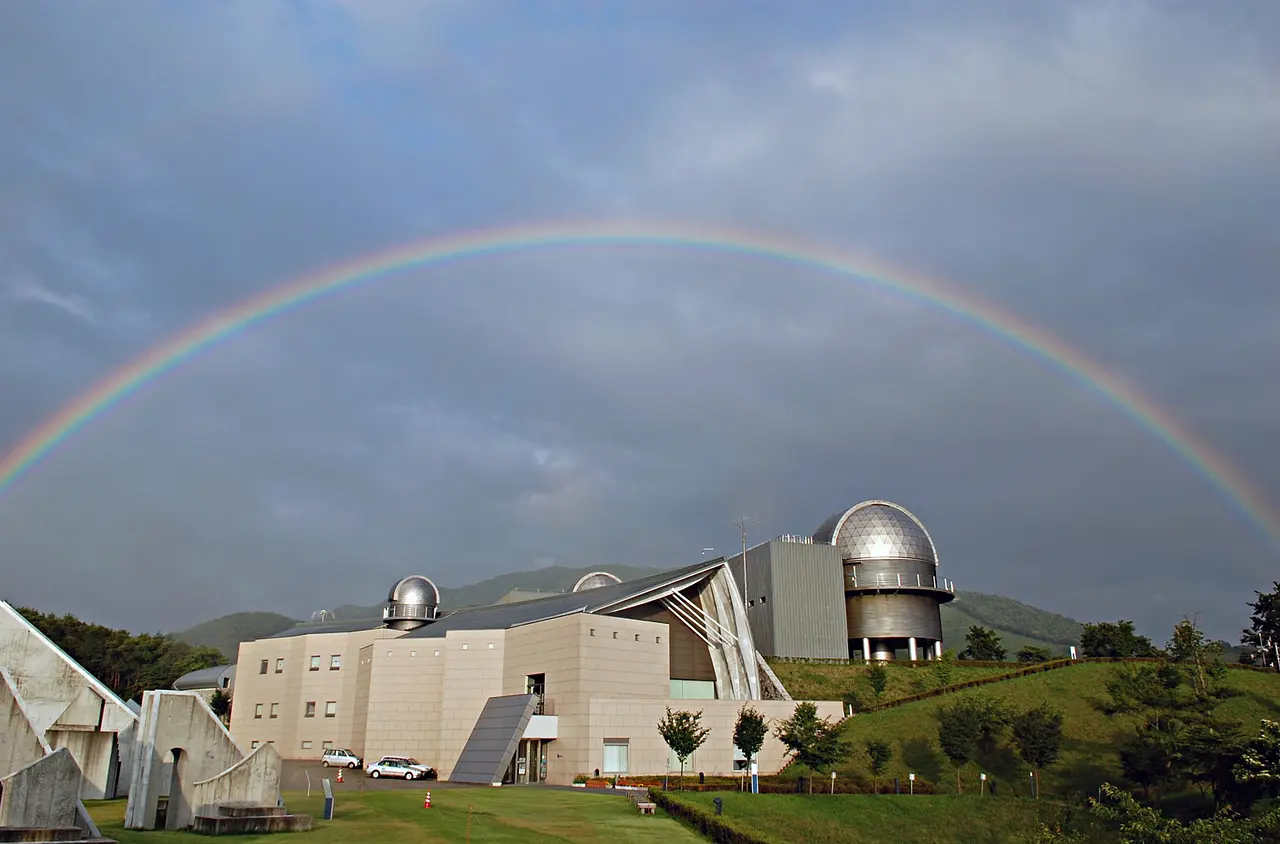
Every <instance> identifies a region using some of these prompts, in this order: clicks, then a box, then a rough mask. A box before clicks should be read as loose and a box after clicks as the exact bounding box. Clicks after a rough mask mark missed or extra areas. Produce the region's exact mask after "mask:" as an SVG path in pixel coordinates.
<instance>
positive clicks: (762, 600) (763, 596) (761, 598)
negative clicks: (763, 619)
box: [760, 595, 768, 604]
mask: <svg viewBox="0 0 1280 844" xmlns="http://www.w3.org/2000/svg"><path fill="white" fill-rule="evenodd" d="M766 600H768V596H767V595H761V596H760V603H762V604H763V603H764V602H765V601H766Z"/></svg>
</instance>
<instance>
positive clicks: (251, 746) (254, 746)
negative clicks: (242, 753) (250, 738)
mask: <svg viewBox="0 0 1280 844" xmlns="http://www.w3.org/2000/svg"><path fill="white" fill-rule="evenodd" d="M257 747H258V742H256V741H255V742H250V744H249V749H250V750H255V749H257Z"/></svg>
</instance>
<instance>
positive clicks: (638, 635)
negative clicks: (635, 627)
mask: <svg viewBox="0 0 1280 844" xmlns="http://www.w3.org/2000/svg"><path fill="white" fill-rule="evenodd" d="M636 641H637V642H639V641H640V634H639V633H637V634H636Z"/></svg>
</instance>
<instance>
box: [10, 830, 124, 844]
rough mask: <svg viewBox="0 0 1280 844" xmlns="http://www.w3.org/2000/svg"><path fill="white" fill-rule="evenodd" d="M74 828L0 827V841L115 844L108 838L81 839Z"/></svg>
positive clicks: (80, 835) (48, 843)
mask: <svg viewBox="0 0 1280 844" xmlns="http://www.w3.org/2000/svg"><path fill="white" fill-rule="evenodd" d="M83 835H84V833H83V832H82V831H81V830H80V829H79V828H78V827H74V826H60V827H53V828H44V827H35V826H0V841H3V842H9V841H23V842H27V844H116V842H115V841H113V840H112V839H110V838H83V837H82V836H83Z"/></svg>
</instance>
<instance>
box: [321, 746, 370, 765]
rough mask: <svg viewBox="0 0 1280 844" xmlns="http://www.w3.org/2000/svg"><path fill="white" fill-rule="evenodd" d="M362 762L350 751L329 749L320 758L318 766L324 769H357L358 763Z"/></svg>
mask: <svg viewBox="0 0 1280 844" xmlns="http://www.w3.org/2000/svg"><path fill="white" fill-rule="evenodd" d="M362 761H364V760H362V759H361V758H360V757H359V756H357V755H355V754H354V753H352V752H351V751H350V750H334V749H332V748H330V749H329V750H326V751H325V752H324V755H323V756H321V757H320V764H321V765H324V766H325V767H326V768H329V767H336V768H359V767H360V763H361V762H362Z"/></svg>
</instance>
